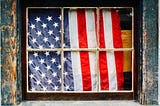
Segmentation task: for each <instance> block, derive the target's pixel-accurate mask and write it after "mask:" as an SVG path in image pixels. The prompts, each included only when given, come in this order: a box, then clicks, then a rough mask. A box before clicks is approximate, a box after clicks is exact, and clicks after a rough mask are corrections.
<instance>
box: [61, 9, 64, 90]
mask: <svg viewBox="0 0 160 106" xmlns="http://www.w3.org/2000/svg"><path fill="white" fill-rule="evenodd" d="M63 12H64V8H61V81H62V83H61V87H62V88H61V91H62V92H64V45H63V44H64V39H63V35H64V22H63V21H64V20H63V19H64V13H63Z"/></svg>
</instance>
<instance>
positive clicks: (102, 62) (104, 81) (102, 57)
mask: <svg viewBox="0 0 160 106" xmlns="http://www.w3.org/2000/svg"><path fill="white" fill-rule="evenodd" d="M99 24H100V28H99V30H100V32H99V43H100V48H105V38H104V26H103V24H104V23H103V15H102V10H101V11H100V23H99ZM99 68H100V86H101V90H108V89H109V80H108V67H107V58H106V52H99Z"/></svg>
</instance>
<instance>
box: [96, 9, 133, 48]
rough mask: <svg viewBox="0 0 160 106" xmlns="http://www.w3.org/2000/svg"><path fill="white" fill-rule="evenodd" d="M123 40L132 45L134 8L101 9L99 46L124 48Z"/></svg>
mask: <svg viewBox="0 0 160 106" xmlns="http://www.w3.org/2000/svg"><path fill="white" fill-rule="evenodd" d="M125 33H127V36H125ZM122 40H123V41H124V42H126V40H127V42H129V43H130V44H129V45H130V46H129V47H132V9H101V10H100V20H99V47H100V48H124V47H123V41H122ZM129 47H127V48H129ZM125 48H126V47H125Z"/></svg>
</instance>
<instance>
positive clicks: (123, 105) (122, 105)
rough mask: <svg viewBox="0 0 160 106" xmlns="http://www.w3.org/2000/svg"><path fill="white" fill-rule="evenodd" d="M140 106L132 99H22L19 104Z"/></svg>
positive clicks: (38, 105) (21, 105)
mask: <svg viewBox="0 0 160 106" xmlns="http://www.w3.org/2000/svg"><path fill="white" fill-rule="evenodd" d="M128 104H129V105H130V106H140V104H139V103H137V102H135V101H133V100H124V101H118V100H109V101H23V102H22V103H21V104H20V105H19V106H35V105H36V106H85V105H88V106H104V105H106V106H127V105H128Z"/></svg>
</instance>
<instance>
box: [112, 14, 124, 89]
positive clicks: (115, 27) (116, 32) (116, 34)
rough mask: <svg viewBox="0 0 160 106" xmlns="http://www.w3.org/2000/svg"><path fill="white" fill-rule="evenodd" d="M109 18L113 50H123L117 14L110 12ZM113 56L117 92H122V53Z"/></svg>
mask: <svg viewBox="0 0 160 106" xmlns="http://www.w3.org/2000/svg"><path fill="white" fill-rule="evenodd" d="M111 17H112V33H113V45H114V48H123V45H122V38H121V28H120V17H119V14H118V12H116V11H111ZM114 54H115V64H116V72H117V82H118V83H117V84H118V90H122V89H123V84H124V76H123V52H122V51H118V52H114Z"/></svg>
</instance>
